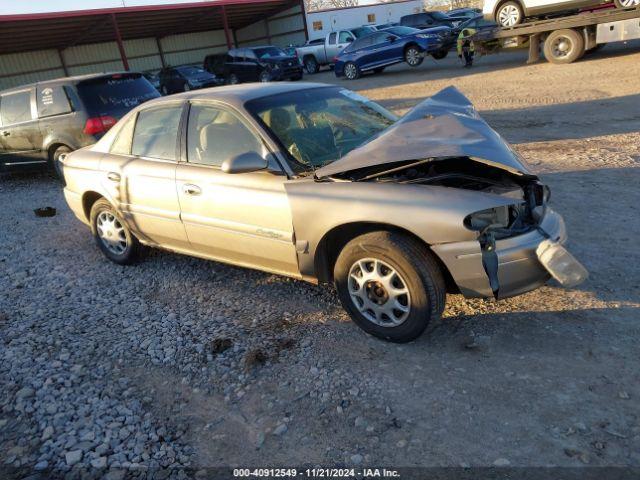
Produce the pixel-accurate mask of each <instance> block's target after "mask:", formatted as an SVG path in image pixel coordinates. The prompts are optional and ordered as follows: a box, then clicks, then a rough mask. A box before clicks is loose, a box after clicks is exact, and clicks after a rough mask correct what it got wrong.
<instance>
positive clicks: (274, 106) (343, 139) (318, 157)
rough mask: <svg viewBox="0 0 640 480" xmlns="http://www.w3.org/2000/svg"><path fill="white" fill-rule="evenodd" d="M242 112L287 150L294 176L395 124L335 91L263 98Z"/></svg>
mask: <svg viewBox="0 0 640 480" xmlns="http://www.w3.org/2000/svg"><path fill="white" fill-rule="evenodd" d="M246 108H247V110H248V111H249V112H250V113H251V114H252V115H253V116H254V117H256V118H257V119H258V120H259V121H260V122H261V123H262V124H263V125H264V127H265V128H266V129H267V130H268V131H270V132H271V133H272V135H273V136H274V137H275V138H276V139H277V140H278V142H279V143H280V145H281V147H282V149H283V150H284V151H286V152H288V154H289V157H290V158H289V159H290V163H291V164H292V168H293V169H294V170H295V171H297V172H301V171H313V170H315V169H316V168H319V167H322V166H324V165H328V164H330V163H332V162H334V161H336V160H338V159H339V158H342V157H343V156H344V155H346V154H347V153H349V152H350V151H351V150H353V149H354V148H356V147H358V146H360V145H362V144H363V143H366V142H367V141H369V140H370V139H372V138H373V137H375V136H376V135H377V134H379V133H380V132H381V131H383V130H385V129H386V128H388V127H389V126H391V125H393V124H394V123H395V122H396V121H397V120H398V117H396V116H395V115H394V114H392V113H391V112H389V111H387V110H386V109H384V108H383V107H381V106H380V105H378V104H376V103H374V102H372V101H371V100H369V99H368V98H365V97H363V96H361V95H358V94H357V93H354V92H352V91H350V90H346V89H344V88H339V87H326V88H313V89H308V90H297V91H294V92H290V93H286V94H279V95H273V96H269V97H263V98H259V99H257V100H252V101H250V102H248V103H247V104H246Z"/></svg>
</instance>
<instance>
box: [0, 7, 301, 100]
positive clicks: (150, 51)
mask: <svg viewBox="0 0 640 480" xmlns="http://www.w3.org/2000/svg"><path fill="white" fill-rule="evenodd" d="M267 25H268V26H267ZM235 38H236V39H237V42H238V46H250V45H258V44H260V45H264V44H268V43H271V44H273V45H278V46H286V45H289V44H299V43H304V41H305V33H304V20H303V15H302V10H301V8H300V6H295V7H292V8H290V9H288V10H285V11H282V12H279V13H277V14H275V15H273V16H272V17H270V18H266V19H264V20H260V21H259V22H256V23H255V24H253V25H250V26H248V27H245V28H242V29H238V30H236V31H235ZM124 48H125V52H126V54H127V58H128V60H129V67H130V68H131V70H138V71H145V70H156V69H160V68H162V60H161V56H160V49H161V50H162V52H163V54H164V59H165V63H166V64H167V65H183V64H187V63H198V64H199V63H202V61H203V60H204V57H205V56H206V55H208V54H211V53H218V52H226V51H227V46H226V39H225V34H224V31H223V30H210V31H206V32H198V33H189V34H184V35H168V36H166V37H163V38H162V39H159V40H158V41H156V39H155V38H142V39H137V40H126V41H124ZM61 57H62V58H61ZM63 61H64V65H66V67H67V70H68V72H69V75H79V74H85V73H97V72H107V71H119V70H122V69H123V67H122V61H121V60H120V52H119V51H118V46H117V44H116V42H115V41H114V42H107V43H97V44H88V45H77V46H74V47H70V48H67V49H65V50H62V51H61V52H58V51H57V50H39V51H36V52H24V53H18V54H11V55H0V90H2V89H4V88H9V87H13V86H17V85H24V84H27V83H32V82H36V81H39V80H47V79H51V78H58V77H64V75H65V72H64V67H63V63H62V62H63Z"/></svg>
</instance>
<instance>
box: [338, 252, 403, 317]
mask: <svg viewBox="0 0 640 480" xmlns="http://www.w3.org/2000/svg"><path fill="white" fill-rule="evenodd" d="M349 295H350V296H351V301H352V302H353V304H354V305H355V307H356V308H357V309H358V311H359V312H360V313H361V314H362V315H363V316H364V317H365V318H366V319H367V320H369V321H370V322H372V323H374V324H376V325H379V326H381V327H397V326H398V325H400V324H402V323H403V322H404V321H405V320H406V319H407V317H408V316H409V312H410V311H411V297H410V296H409V289H408V288H407V284H406V282H405V281H404V279H403V278H402V277H401V276H400V274H399V273H398V272H397V271H396V270H395V269H394V268H393V267H391V266H390V265H389V264H387V263H385V262H383V261H381V260H378V259H375V258H364V259H361V260H358V261H357V262H355V263H354V264H353V265H352V266H351V269H350V270H349Z"/></svg>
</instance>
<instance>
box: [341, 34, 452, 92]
mask: <svg viewBox="0 0 640 480" xmlns="http://www.w3.org/2000/svg"><path fill="white" fill-rule="evenodd" d="M454 43H455V35H454V34H453V30H452V29H451V28H449V27H434V28H429V29H427V30H417V29H415V28H410V27H402V26H396V27H389V28H386V29H384V30H381V31H378V32H375V33H372V34H370V35H366V36H364V37H361V38H357V39H356V40H354V41H353V42H352V43H351V44H350V45H349V46H348V47H346V48H345V49H344V50H342V52H340V53H339V54H338V56H337V57H336V58H335V68H334V72H335V74H336V77H345V78H347V79H348V80H355V79H356V78H358V77H359V76H360V75H361V74H362V73H364V72H368V71H373V72H375V73H379V72H381V71H383V70H384V69H385V68H386V67H388V66H390V65H394V64H396V63H401V62H407V64H408V65H409V66H411V67H417V66H418V65H420V64H421V63H422V61H423V60H424V57H425V56H426V55H432V56H433V57H434V58H444V57H445V56H446V54H447V52H448V51H449V49H450V48H451V47H452V46H453V45H454Z"/></svg>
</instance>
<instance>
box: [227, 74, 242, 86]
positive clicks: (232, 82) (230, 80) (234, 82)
mask: <svg viewBox="0 0 640 480" xmlns="http://www.w3.org/2000/svg"><path fill="white" fill-rule="evenodd" d="M238 83H240V79H239V78H238V76H237V75H236V74H235V73H230V74H229V76H228V77H227V84H228V85H237V84H238Z"/></svg>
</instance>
